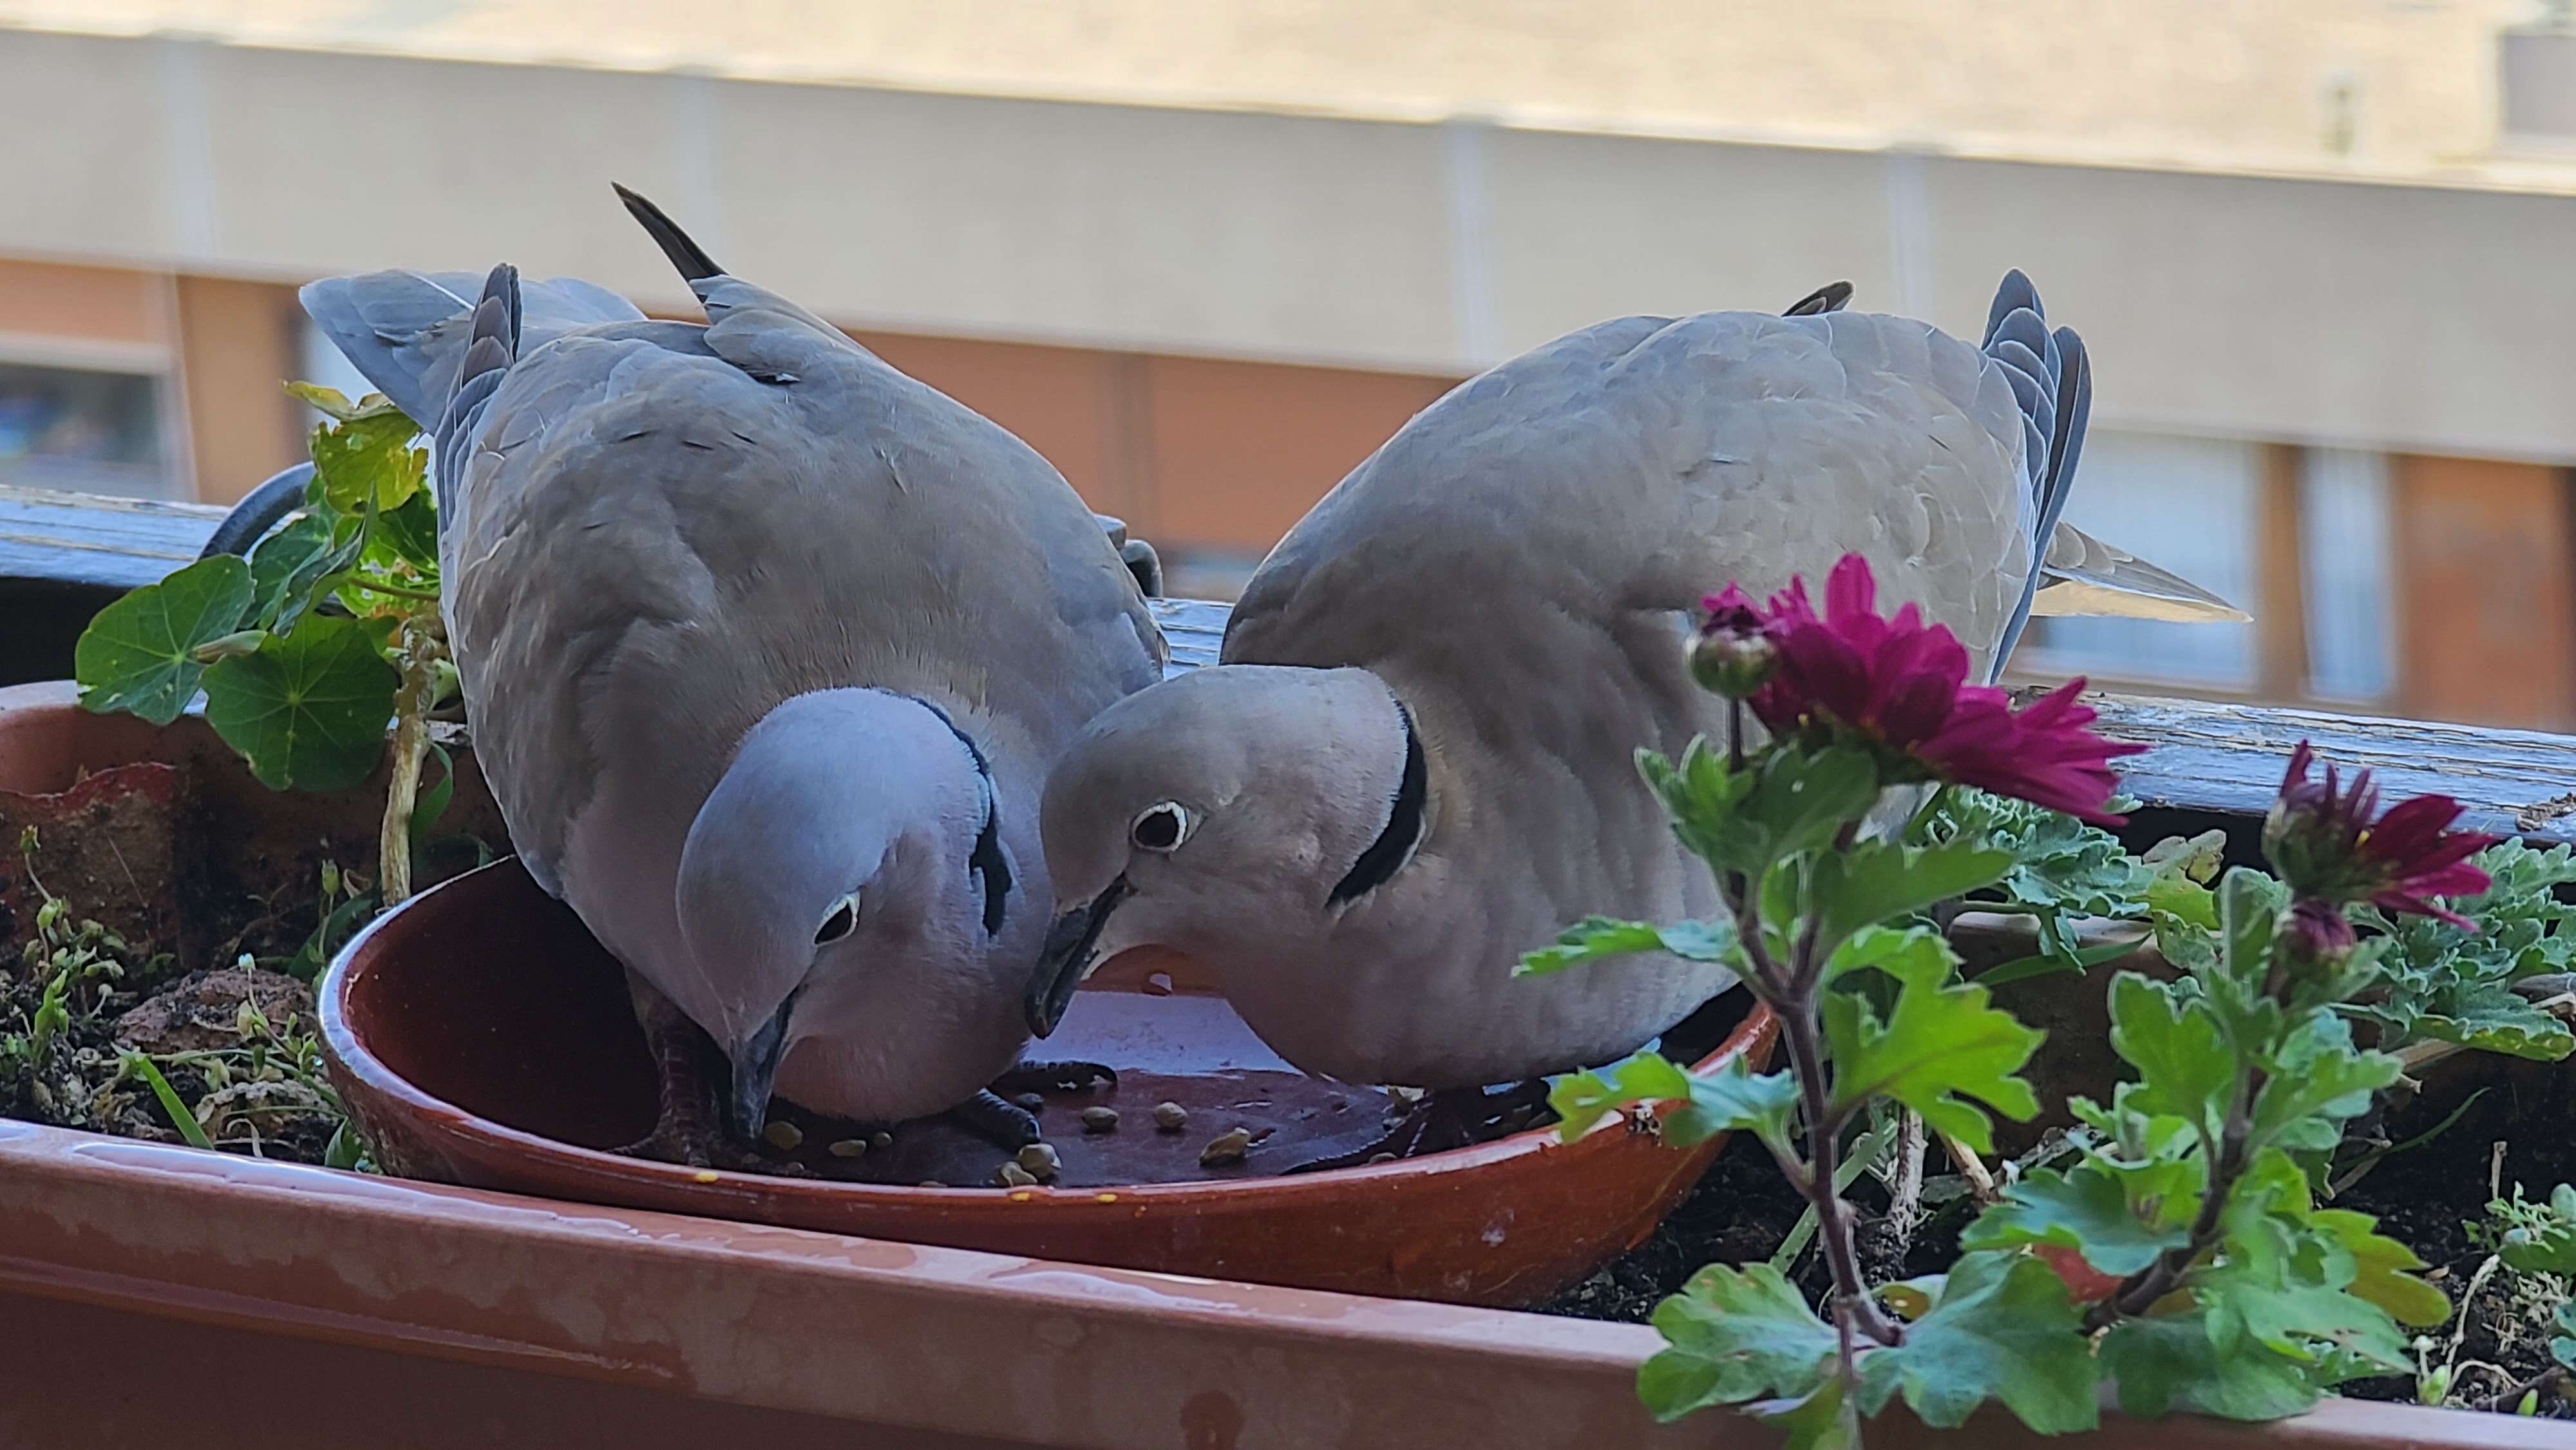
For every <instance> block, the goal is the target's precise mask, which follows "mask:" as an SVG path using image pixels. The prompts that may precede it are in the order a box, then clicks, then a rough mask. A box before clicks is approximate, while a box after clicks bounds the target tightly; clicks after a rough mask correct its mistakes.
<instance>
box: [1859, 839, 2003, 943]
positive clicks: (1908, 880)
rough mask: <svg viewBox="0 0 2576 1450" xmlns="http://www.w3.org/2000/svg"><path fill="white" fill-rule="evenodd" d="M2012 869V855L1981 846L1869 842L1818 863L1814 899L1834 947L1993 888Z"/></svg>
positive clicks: (1958, 843)
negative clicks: (1865, 931) (1899, 919)
mask: <svg viewBox="0 0 2576 1450" xmlns="http://www.w3.org/2000/svg"><path fill="white" fill-rule="evenodd" d="M2011 866H2012V853H2011V852H2009V851H2003V850H1998V849H1996V848H1993V847H1990V846H1986V845H1984V844H1982V843H1980V842H1976V841H1952V842H1949V843H1948V844H1946V845H1940V846H1896V845H1891V844H1889V843H1887V842H1884V841H1864V842H1860V843H1858V844H1855V845H1854V846H1852V848H1851V849H1850V850H1848V851H1835V852H1829V853H1827V854H1825V855H1823V856H1819V857H1818V858H1816V867H1815V878H1814V881H1813V884H1812V885H1810V887H1809V888H1808V892H1809V899H1810V900H1811V901H1812V903H1813V907H1814V910H1816V911H1817V912H1818V913H1819V914H1820V915H1821V916H1822V918H1823V925H1822V927H1821V929H1820V931H1819V933H1818V940H1820V941H1822V942H1824V943H1825V944H1827V945H1828V946H1830V945H1832V944H1834V943H1838V942H1840V941H1842V940H1843V938H1845V937H1847V936H1850V935H1851V934H1852V933H1853V932H1856V931H1859V930H1860V929H1861V928H1863V927H1866V926H1872V925H1875V924H1877V923H1879V922H1883V921H1889V920H1892V919H1894V918H1897V917H1901V916H1907V915H1910V914H1912V913H1914V912H1917V911H1920V910H1922V909H1923V908H1925V907H1927V906H1930V905H1932V904H1933V903H1934V902H1936V901H1947V900H1949V899H1950V898H1952V897H1954V896H1965V895H1966V894H1968V893H1969V892H1971V891H1974V890H1976V889H1977V888H1979V887H1981V886H1989V885H1992V884H1993V883H1994V882H1996V881H1997V880H1999V879H2001V878H2002V876H2003V874H2004V872H2005V871H2006V870H2008V869H2009V868H2010V867H2011Z"/></svg>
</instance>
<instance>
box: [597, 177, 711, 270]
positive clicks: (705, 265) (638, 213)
mask: <svg viewBox="0 0 2576 1450" xmlns="http://www.w3.org/2000/svg"><path fill="white" fill-rule="evenodd" d="M608 184H609V185H610V186H612V187H615V188H616V189H617V199H618V200H619V201H622V202H624V203H626V214H627V215H628V216H631V217H633V218H635V220H636V221H637V222H638V223H639V224H641V225H642V226H643V228H644V231H645V233H646V234H647V235H649V236H651V237H652V238H653V245H655V246H657V247H660V248H661V249H662V255H663V256H665V257H668V258H670V259H671V265H672V266H673V267H676V268H678V269H679V272H680V275H681V276H682V277H683V278H685V279H687V280H688V281H689V282H691V283H697V282H704V281H705V280H707V279H708V278H710V277H722V276H724V275H726V273H725V269H724V268H723V267H722V266H721V265H719V264H718V263H717V261H716V259H715V258H713V257H710V256H708V255H707V249H706V248H704V247H701V246H699V245H698V244H697V242H696V241H695V240H693V239H692V238H691V237H690V236H689V234H688V233H687V232H684V231H682V230H680V224H679V223H678V222H675V221H673V220H671V218H670V216H669V214H668V213H666V212H664V211H663V210H662V209H661V208H660V207H658V206H655V205H654V204H653V203H652V202H651V201H649V200H647V199H646V198H644V197H643V196H640V195H638V194H637V193H635V192H632V191H629V190H627V189H626V188H625V187H623V186H620V185H619V184H618V183H616V182H614V181H612V182H610V183H608Z"/></svg>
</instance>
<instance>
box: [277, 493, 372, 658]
mask: <svg viewBox="0 0 2576 1450" xmlns="http://www.w3.org/2000/svg"><path fill="white" fill-rule="evenodd" d="M368 523H369V520H368V519H367V518H366V517H364V516H360V517H355V518H346V517H342V518H333V519H331V520H330V527H331V542H330V547H328V548H325V549H320V550H317V551H315V552H313V553H311V554H307V555H304V556H303V557H301V558H299V559H298V560H297V561H296V563H295V567H294V568H293V569H292V570H290V571H289V572H288V574H287V576H286V582H285V583H284V584H283V585H281V586H280V587H279V589H278V603H277V614H276V616H275V617H274V618H273V619H271V620H270V621H269V626H268V627H269V628H270V629H271V630H273V631H275V632H277V633H278V634H281V635H283V634H291V633H293V632H294V630H295V627H296V626H297V625H298V624H300V623H302V622H303V620H304V616H305V615H306V614H307V613H309V612H310V611H311V610H312V607H313V606H314V605H316V604H318V603H320V602H321V601H322V598H323V597H324V596H325V595H328V594H329V593H330V592H331V589H332V588H333V584H334V576H336V575H338V574H339V573H340V571H341V570H343V569H346V568H348V567H349V566H350V565H352V564H355V563H356V562H357V561H358V555H359V554H360V553H361V552H362V551H364V550H365V548H366V547H367V530H368Z"/></svg>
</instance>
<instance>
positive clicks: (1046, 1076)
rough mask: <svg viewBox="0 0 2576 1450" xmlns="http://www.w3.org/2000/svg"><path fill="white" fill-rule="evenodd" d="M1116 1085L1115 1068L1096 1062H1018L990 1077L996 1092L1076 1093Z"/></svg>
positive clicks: (1116, 1075) (1116, 1074)
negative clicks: (1005, 1070)
mask: <svg viewBox="0 0 2576 1450" xmlns="http://www.w3.org/2000/svg"><path fill="white" fill-rule="evenodd" d="M1116 1086H1118V1073H1117V1071H1116V1070H1115V1069H1112V1068H1108V1067H1103V1066H1102V1065H1100V1064H1099V1063H1096V1062H1021V1063H1014V1064H1012V1066H1011V1069H1010V1071H1008V1072H1005V1073H1003V1074H1002V1075H1001V1076H1000V1077H997V1078H995V1079H993V1091H994V1092H997V1093H1079V1092H1088V1091H1090V1090H1091V1089H1093V1088H1096V1087H1112V1088H1114V1087H1116Z"/></svg>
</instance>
